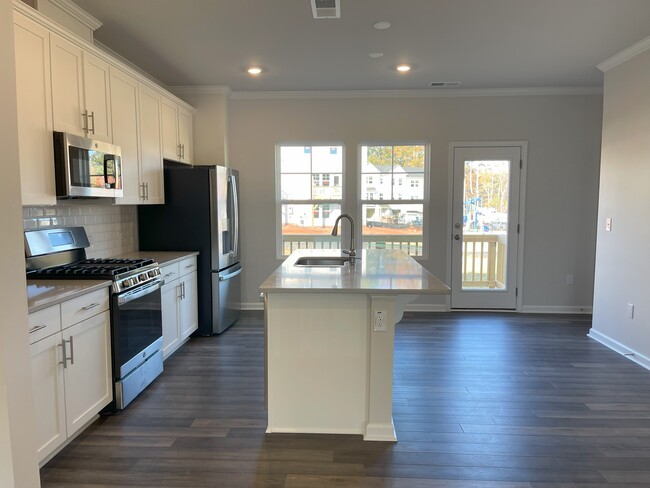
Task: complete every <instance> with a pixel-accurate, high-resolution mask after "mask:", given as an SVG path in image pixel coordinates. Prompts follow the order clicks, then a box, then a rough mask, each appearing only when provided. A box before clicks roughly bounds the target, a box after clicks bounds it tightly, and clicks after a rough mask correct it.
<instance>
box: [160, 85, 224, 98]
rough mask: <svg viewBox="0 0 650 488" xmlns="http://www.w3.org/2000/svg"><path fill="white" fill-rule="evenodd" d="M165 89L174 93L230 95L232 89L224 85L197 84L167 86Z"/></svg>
mask: <svg viewBox="0 0 650 488" xmlns="http://www.w3.org/2000/svg"><path fill="white" fill-rule="evenodd" d="M167 89H168V90H169V91H170V92H172V93H174V94H175V95H226V96H230V94H231V93H232V90H231V89H230V88H229V87H227V86H226V85H199V86H185V85H184V86H168V87H167Z"/></svg>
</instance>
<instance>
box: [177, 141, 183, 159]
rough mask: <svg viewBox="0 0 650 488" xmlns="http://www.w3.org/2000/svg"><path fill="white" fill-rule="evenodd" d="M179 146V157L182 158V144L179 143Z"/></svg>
mask: <svg viewBox="0 0 650 488" xmlns="http://www.w3.org/2000/svg"><path fill="white" fill-rule="evenodd" d="M177 148H178V157H179V159H180V158H182V157H183V156H182V153H181V144H179V145H178V146H177Z"/></svg>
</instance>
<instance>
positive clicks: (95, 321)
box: [29, 289, 113, 462]
mask: <svg viewBox="0 0 650 488" xmlns="http://www.w3.org/2000/svg"><path fill="white" fill-rule="evenodd" d="M86 297H87V298H86ZM98 297H101V298H104V297H105V298H106V300H99V301H98ZM84 298H85V299H84ZM98 303H99V304H98ZM70 304H72V305H74V307H75V308H79V309H80V310H81V311H82V312H85V313H86V314H88V313H89V312H90V310H92V311H93V312H94V313H95V314H94V315H91V316H90V317H87V316H86V315H82V317H83V320H81V321H79V322H77V323H74V324H69V323H68V321H67V320H65V319H64V320H62V318H61V310H62V308H66V305H67V306H68V308H69V305H70ZM107 307H108V289H104V290H101V291H100V292H99V293H98V292H93V293H90V294H88V295H85V296H83V297H80V298H77V299H75V300H71V301H70V302H64V303H63V304H62V306H59V305H55V306H53V307H50V308H47V309H45V310H42V311H40V312H35V313H33V314H30V317H29V323H30V327H31V328H30V338H31V340H32V344H31V345H30V357H31V373H32V392H33V395H34V414H35V426H36V429H35V430H36V438H37V446H36V447H37V451H38V459H39V462H41V461H43V460H44V459H46V458H47V457H48V456H49V455H50V454H52V453H53V452H54V451H55V450H56V449H57V448H58V447H60V446H61V445H62V444H63V443H64V442H65V441H66V440H67V439H68V438H69V437H71V436H73V435H74V434H75V433H76V432H77V431H79V429H81V428H82V427H83V426H84V425H86V424H87V423H88V422H89V421H90V420H92V418H93V417H94V416H95V415H97V414H98V413H99V411H100V410H101V409H102V408H104V407H105V406H106V405H108V404H109V403H110V402H111V401H112V399H113V387H112V384H111V381H112V373H111V341H110V318H109V312H108V310H107ZM57 326H58V327H57ZM66 326H67V327H66ZM61 327H63V330H61ZM48 332H49V333H50V335H48V336H47V337H45V338H41V337H42V334H43V333H48Z"/></svg>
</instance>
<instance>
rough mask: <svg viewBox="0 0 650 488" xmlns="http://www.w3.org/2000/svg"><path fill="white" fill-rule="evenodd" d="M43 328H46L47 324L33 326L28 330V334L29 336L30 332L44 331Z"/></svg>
mask: <svg viewBox="0 0 650 488" xmlns="http://www.w3.org/2000/svg"><path fill="white" fill-rule="evenodd" d="M45 327H47V324H41V325H35V326H34V327H32V328H31V329H29V333H30V334H31V333H32V332H38V331H39V330H41V329H44V328H45Z"/></svg>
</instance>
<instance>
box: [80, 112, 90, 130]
mask: <svg viewBox="0 0 650 488" xmlns="http://www.w3.org/2000/svg"><path fill="white" fill-rule="evenodd" d="M81 116H82V117H83V118H84V124H83V127H82V130H83V131H84V132H85V133H86V134H88V132H89V129H88V110H84V111H83V113H82V114H81Z"/></svg>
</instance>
